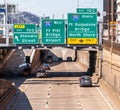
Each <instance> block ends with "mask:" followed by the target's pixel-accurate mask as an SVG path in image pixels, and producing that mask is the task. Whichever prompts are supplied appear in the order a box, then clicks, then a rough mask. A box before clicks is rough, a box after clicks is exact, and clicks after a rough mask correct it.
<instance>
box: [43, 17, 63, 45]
mask: <svg viewBox="0 0 120 110" xmlns="http://www.w3.org/2000/svg"><path fill="white" fill-rule="evenodd" d="M42 44H65V21H64V20H61V19H43V20H42Z"/></svg>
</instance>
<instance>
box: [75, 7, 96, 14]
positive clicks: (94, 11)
mask: <svg viewBox="0 0 120 110" xmlns="http://www.w3.org/2000/svg"><path fill="white" fill-rule="evenodd" d="M77 13H90V14H93V13H97V9H96V8H77Z"/></svg>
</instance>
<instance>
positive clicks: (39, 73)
mask: <svg viewBox="0 0 120 110" xmlns="http://www.w3.org/2000/svg"><path fill="white" fill-rule="evenodd" d="M46 75H47V71H46V70H45V69H44V68H40V69H39V70H38V71H37V72H36V77H37V78H41V77H46Z"/></svg>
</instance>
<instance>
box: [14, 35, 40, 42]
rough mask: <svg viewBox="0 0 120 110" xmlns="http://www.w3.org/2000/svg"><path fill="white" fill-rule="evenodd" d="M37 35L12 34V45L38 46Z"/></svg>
mask: <svg viewBox="0 0 120 110" xmlns="http://www.w3.org/2000/svg"><path fill="white" fill-rule="evenodd" d="M38 43H39V39H38V34H37V33H14V44H38Z"/></svg>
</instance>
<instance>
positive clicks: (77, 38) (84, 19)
mask: <svg viewBox="0 0 120 110" xmlns="http://www.w3.org/2000/svg"><path fill="white" fill-rule="evenodd" d="M89 11H90V10H89ZM92 11H93V12H91V11H90V12H88V10H87V9H83V10H82V9H81V10H80V9H79V12H80V13H69V14H68V38H67V43H68V44H98V40H97V13H96V12H97V11H96V9H93V10H92Z"/></svg>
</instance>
